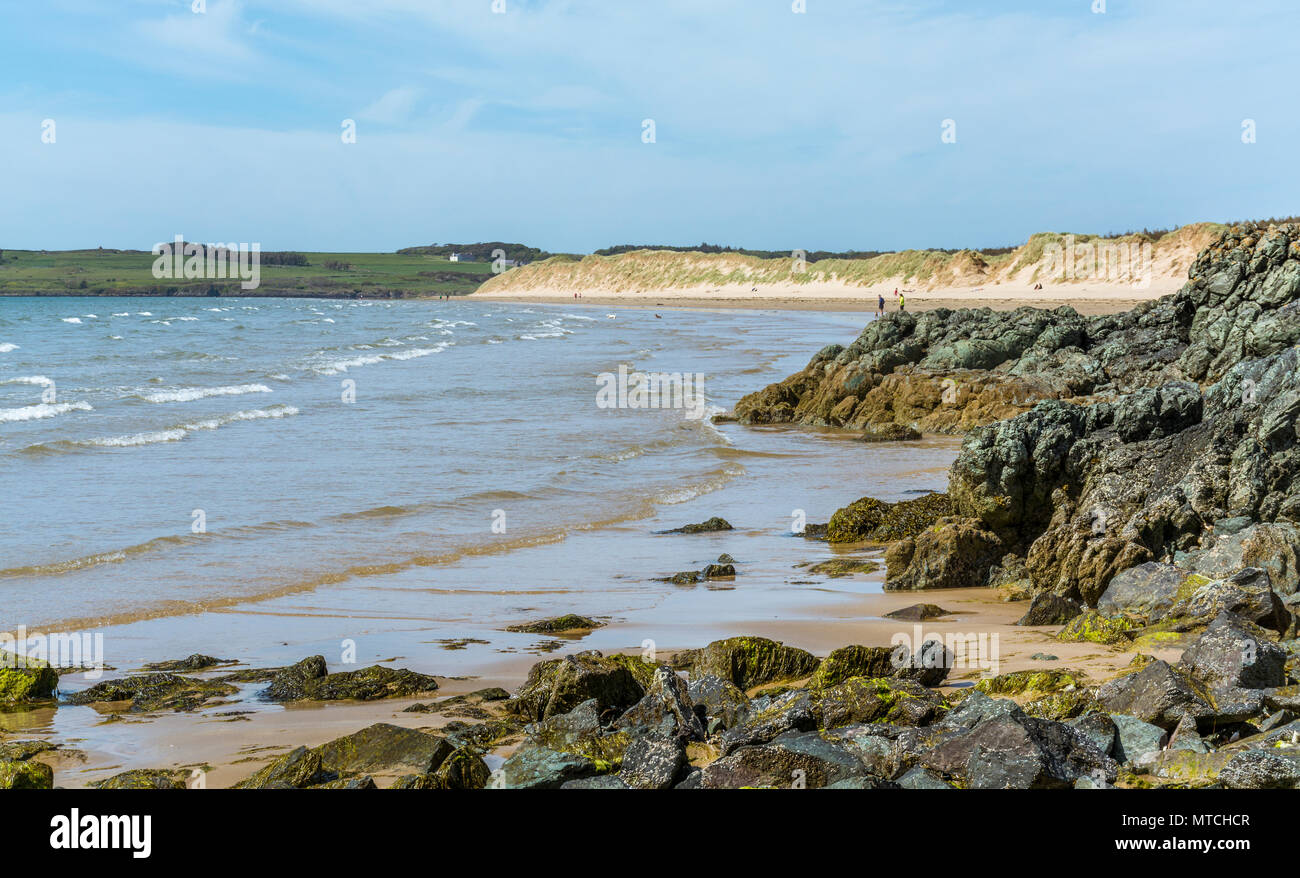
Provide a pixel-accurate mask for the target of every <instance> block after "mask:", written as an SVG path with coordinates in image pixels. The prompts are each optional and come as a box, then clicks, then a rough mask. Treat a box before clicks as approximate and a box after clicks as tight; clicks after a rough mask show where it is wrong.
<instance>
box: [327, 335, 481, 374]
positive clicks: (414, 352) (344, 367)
mask: <svg viewBox="0 0 1300 878" xmlns="http://www.w3.org/2000/svg"><path fill="white" fill-rule="evenodd" d="M453 344H455V342H441V343H439V344H436V345H434V346H433V347H431V348H411V349H410V350H405V351H395V352H393V353H391V354H370V355H367V356H363V357H349V358H346V359H342V360H331V361H329V362H328V363H321V364H319V365H316V366H311V367H310V368H311V370H312V371H313V372H316V373H317V374H319V375H337V374H339V373H340V372H346V371H348V370H349V369H355V368H357V367H360V366H373V365H375V364H376V363H382V362H384V361H385V360H414V359H418V358H419V357H428V356H431V355H433V354H440V353H442V352H443V351H445V350H446V349H447V348H449V347H451V345H453ZM358 347H364V345H358Z"/></svg>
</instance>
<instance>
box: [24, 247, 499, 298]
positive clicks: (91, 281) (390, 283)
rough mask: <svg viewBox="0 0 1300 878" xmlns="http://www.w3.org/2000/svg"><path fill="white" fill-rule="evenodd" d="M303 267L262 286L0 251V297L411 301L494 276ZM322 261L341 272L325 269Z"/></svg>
mask: <svg viewBox="0 0 1300 878" xmlns="http://www.w3.org/2000/svg"><path fill="white" fill-rule="evenodd" d="M302 255H303V256H305V257H307V261H308V263H309V264H308V265H291V266H287V265H286V266H282V265H267V264H265V262H263V264H262V266H261V284H260V286H258V288H257V289H255V290H242V289H240V286H239V279H238V278H234V279H225V280H207V279H185V278H180V279H173V278H155V277H154V276H153V271H152V269H153V264H154V260H155V258H156V257H155V256H153V255H152V254H151V253H148V252H145V251H140V250H61V251H39V250H5V251H3V255H2V256H0V296H33V295H36V296H142V295H150V296H159V295H175V296H211V295H221V296H320V297H328V298H409V297H417V296H442V295H453V296H459V295H465V294H467V293H472V292H474V290H476V289H477V288H478V286H479V284H481V283H482V282H483V281H485V280H487V279H488V278H489V277H491V276H492V266H491V264H490V263H487V262H448V261H447V260H445V259H440V258H437V257H433V256H420V255H408V254H398V253H303V254H302ZM327 262H331V263H333V262H339V263H346V264H347V265H348V267H347V268H345V269H341V268H338V267H335V268H327V267H326V263H327Z"/></svg>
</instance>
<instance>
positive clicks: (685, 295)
mask: <svg viewBox="0 0 1300 878" xmlns="http://www.w3.org/2000/svg"><path fill="white" fill-rule="evenodd" d="M1183 283H1184V281H1182V280H1177V279H1172V278H1162V279H1158V280H1155V281H1152V283H1151V284H1150V286H1148V287H1146V288H1145V289H1139V288H1137V287H1134V286H1133V285H1131V284H1101V283H1084V284H1060V285H1054V286H1053V285H1044V288H1043V289H1041V290H1035V289H1033V288H1032V287H1024V288H1020V287H1013V286H1008V285H998V286H991V287H951V288H944V289H936V290H926V291H923V290H914V291H910V292H905V293H904V297H905V304H906V307H907V310H909V311H927V310H930V309H932V308H992V309H993V310H995V311H1010V310H1012V309H1015V308H1020V307H1024V306H1029V307H1032V308H1057V307H1060V306H1061V305H1069V306H1070V307H1072V308H1074V309H1075V310H1076V311H1078V312H1079V313H1080V314H1113V313H1117V312H1120V311H1127V310H1129V309H1130V308H1132V307H1134V306H1135V305H1138V304H1140V303H1142V302H1148V301H1151V300H1153V299H1158V298H1160V297H1161V296H1164V295H1168V294H1170V293H1175V292H1177V291H1178V290H1179V289H1180V288H1181V287H1182V285H1183ZM894 289H895V287H892V286H891V287H888V288H875V287H862V288H857V287H847V286H845V285H843V284H777V285H771V286H760V287H759V288H758V289H757V290H754V289H753V288H751V287H745V286H744V285H735V284H733V285H730V286H725V287H717V288H714V289H697V288H691V289H666V290H651V291H645V292H642V291H638V292H631V291H626V290H624V291H619V290H590V291H584V292H583V293H582V295H581V297H580V298H574V296H573V293H572V292H560V291H528V292H514V291H509V290H503V291H500V292H477V293H473V294H471V295H472V297H473V298H476V299H494V300H497V301H509V302H525V303H551V304H573V305H608V306H611V307H636V308H654V307H662V308H721V309H726V308H761V309H768V308H776V309H790V310H810V311H875V310H876V306H877V304H878V303H877V295H883V296H884V297H885V310H886V311H896V310H898V303H897V301H896V300H895V299H894ZM898 289H900V290H904V289H906V288H903V287H899V288H898Z"/></svg>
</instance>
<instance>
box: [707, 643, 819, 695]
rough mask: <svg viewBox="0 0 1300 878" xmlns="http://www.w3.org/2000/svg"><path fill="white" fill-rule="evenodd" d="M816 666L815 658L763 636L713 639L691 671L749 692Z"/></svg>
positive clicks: (796, 675)
mask: <svg viewBox="0 0 1300 878" xmlns="http://www.w3.org/2000/svg"><path fill="white" fill-rule="evenodd" d="M817 665H818V659H817V657H816V656H814V655H813V654H812V653H810V652H807V651H806V650H802V649H797V648H795V647H793V646H785V645H783V644H781V643H778V642H777V641H775V640H768V639H767V638H766V637H731V638H728V639H726V640H715V641H714V642H713V643H710V644H709V645H708V646H706V647H705V648H704V649H703V650H701V652H700V653H699V655H698V657H697V658H696V660H695V662H694V665H693V667H692V669H691V671H692V675H694V676H709V675H712V676H715V677H721V678H722V679H724V680H729V681H730V682H732V683H734V684H735V685H736V686H738V687H739V688H741V689H746V690H748V689H752V688H753V687H755V686H761V685H763V684H765V683H774V682H778V681H781V680H793V679H798V678H801V677H807V676H808V675H810V674H812V673H813V671H815V670H817Z"/></svg>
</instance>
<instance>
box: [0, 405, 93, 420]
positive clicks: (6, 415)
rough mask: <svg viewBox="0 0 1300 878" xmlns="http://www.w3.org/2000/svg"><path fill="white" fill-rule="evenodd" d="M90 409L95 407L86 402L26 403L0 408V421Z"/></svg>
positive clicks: (35, 418)
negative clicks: (16, 406)
mask: <svg viewBox="0 0 1300 878" xmlns="http://www.w3.org/2000/svg"><path fill="white" fill-rule="evenodd" d="M89 411H93V409H91V407H90V404H89V403H85V402H58V403H41V404H39V405H25V406H22V407H21V408H16V409H0V423H10V422H13V421H36V420H40V419H41V418H52V417H54V416H55V415H64V414H67V413H68V412H89Z"/></svg>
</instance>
